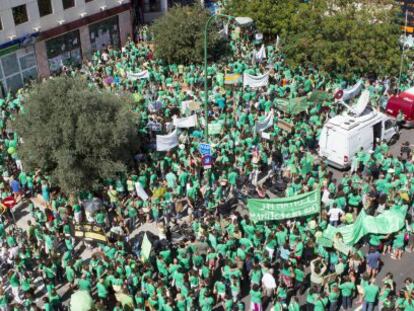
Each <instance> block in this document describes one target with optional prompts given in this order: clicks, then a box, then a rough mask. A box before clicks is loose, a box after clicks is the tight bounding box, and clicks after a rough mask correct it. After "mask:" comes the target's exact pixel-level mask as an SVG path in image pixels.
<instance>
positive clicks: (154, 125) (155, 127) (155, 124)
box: [147, 121, 162, 132]
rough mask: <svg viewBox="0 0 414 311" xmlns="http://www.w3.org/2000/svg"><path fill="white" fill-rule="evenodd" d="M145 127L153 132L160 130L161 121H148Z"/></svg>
mask: <svg viewBox="0 0 414 311" xmlns="http://www.w3.org/2000/svg"><path fill="white" fill-rule="evenodd" d="M147 127H148V128H149V129H150V130H151V131H153V132H161V129H162V125H161V123H158V122H154V121H149V122H148V124H147Z"/></svg>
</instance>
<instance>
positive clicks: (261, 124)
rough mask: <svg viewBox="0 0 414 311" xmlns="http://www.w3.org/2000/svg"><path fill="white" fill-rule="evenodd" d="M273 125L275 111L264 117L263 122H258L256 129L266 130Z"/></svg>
mask: <svg viewBox="0 0 414 311" xmlns="http://www.w3.org/2000/svg"><path fill="white" fill-rule="evenodd" d="M272 125H273V111H272V112H270V113H269V114H268V115H267V116H266V119H264V120H263V121H262V122H256V131H257V132H263V131H264V130H266V129H268V128H269V127H271V126H272Z"/></svg>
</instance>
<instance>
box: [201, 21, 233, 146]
mask: <svg viewBox="0 0 414 311" xmlns="http://www.w3.org/2000/svg"><path fill="white" fill-rule="evenodd" d="M217 17H226V18H228V19H233V18H235V17H234V16H230V15H225V14H216V15H212V16H210V17H209V19H208V20H207V23H206V26H205V27H204V121H205V127H204V139H205V143H206V144H208V73H207V58H208V28H209V27H210V24H211V22H212V21H213V19H215V18H217Z"/></svg>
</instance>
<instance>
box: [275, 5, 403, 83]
mask: <svg viewBox="0 0 414 311" xmlns="http://www.w3.org/2000/svg"><path fill="white" fill-rule="evenodd" d="M393 4H394V3H393V2H390V1H382V4H380V3H376V4H375V6H374V5H370V4H369V3H365V4H363V2H360V1H354V0H341V1H327V0H313V1H312V3H311V4H301V5H300V6H299V7H298V11H297V14H295V15H294V16H293V17H292V23H291V28H290V30H289V32H288V36H287V37H286V39H285V40H284V41H285V42H284V43H285V44H284V46H283V51H284V52H285V53H286V54H287V60H288V61H289V62H291V63H293V64H303V63H308V62H310V63H313V64H315V65H319V66H320V67H321V68H322V69H324V70H326V71H330V72H332V71H333V72H341V73H345V74H352V73H356V74H363V73H374V74H379V75H385V74H395V73H396V72H397V71H398V62H399V57H400V48H399V46H398V37H399V35H400V28H399V21H398V18H397V17H398V10H399V8H398V7H397V6H394V5H393Z"/></svg>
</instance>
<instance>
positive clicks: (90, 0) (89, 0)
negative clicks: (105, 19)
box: [85, 0, 93, 2]
mask: <svg viewBox="0 0 414 311" xmlns="http://www.w3.org/2000/svg"><path fill="white" fill-rule="evenodd" d="M92 1H93V0H85V2H92Z"/></svg>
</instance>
